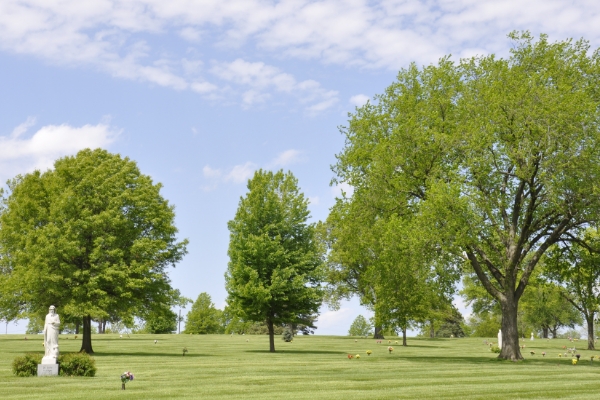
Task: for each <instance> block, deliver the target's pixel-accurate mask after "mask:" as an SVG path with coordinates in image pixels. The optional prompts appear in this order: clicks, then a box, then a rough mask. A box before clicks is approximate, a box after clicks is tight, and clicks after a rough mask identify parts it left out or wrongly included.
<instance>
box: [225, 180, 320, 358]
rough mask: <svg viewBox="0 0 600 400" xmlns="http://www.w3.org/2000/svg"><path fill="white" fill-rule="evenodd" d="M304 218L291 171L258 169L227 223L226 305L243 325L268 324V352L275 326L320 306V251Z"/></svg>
mask: <svg viewBox="0 0 600 400" xmlns="http://www.w3.org/2000/svg"><path fill="white" fill-rule="evenodd" d="M309 215H310V214H309V211H308V200H307V199H306V198H304V195H303V194H302V193H301V192H300V190H299V189H298V182H297V180H296V178H294V176H293V175H292V174H291V173H290V172H288V173H283V171H278V172H275V173H273V172H270V171H263V170H259V171H256V172H255V174H254V177H253V178H252V179H250V180H249V181H248V193H247V195H246V197H243V198H241V199H240V203H239V207H238V209H237V212H236V214H235V217H234V219H233V220H231V221H229V224H228V226H229V232H230V242H229V259H230V261H229V265H228V269H227V273H226V274H225V285H226V288H227V292H228V293H229V296H228V299H227V302H228V304H229V305H230V306H231V309H233V310H235V311H236V312H237V313H238V314H239V316H240V317H241V318H242V319H243V320H245V321H265V322H266V323H267V327H268V330H269V342H270V351H271V352H274V351H275V341H274V330H273V325H274V324H278V325H279V324H289V323H303V321H304V317H305V316H306V315H311V314H316V313H317V311H318V309H319V306H320V304H321V300H322V293H321V289H320V282H321V279H322V274H323V272H322V269H323V268H322V264H323V260H322V258H323V251H322V248H321V245H320V242H319V241H318V240H316V235H315V226H314V225H313V224H308V223H307V221H308V218H309Z"/></svg>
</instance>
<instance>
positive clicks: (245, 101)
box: [0, 0, 600, 113]
mask: <svg viewBox="0 0 600 400" xmlns="http://www.w3.org/2000/svg"><path fill="white" fill-rule="evenodd" d="M514 29H529V30H531V31H532V32H534V33H539V32H545V33H548V34H550V36H551V38H554V39H563V38H567V37H575V38H579V37H585V38H587V39H588V40H590V41H591V43H592V45H593V46H598V45H599V44H600V3H598V2H594V1H590V0H574V1H569V2H566V1H564V0H530V1H528V2H525V3H524V2H522V1H517V0H497V1H493V2H492V1H478V0H463V1H447V0H431V1H418V0H374V1H371V0H320V1H315V0H281V1H277V2H273V1H270V0H229V1H227V2H223V1H221V0H187V1H179V2H177V1H175V2H165V1H159V0H133V1H130V0H111V1H107V0H86V1H85V2H82V1H81V0H45V1H40V0H4V1H1V2H0V49H2V50H4V51H10V52H14V53H19V54H28V55H33V56H36V57H39V58H41V59H44V60H46V61H49V62H52V63H55V64H58V65H67V66H70V67H81V66H84V67H85V66H87V67H92V68H95V69H97V70H99V71H103V72H105V73H108V74H110V75H112V76H115V77H119V78H124V79H131V80H137V81H140V82H146V83H150V84H155V85H160V86H164V87H168V88H172V89H174V90H193V91H196V92H197V93H199V94H200V95H202V96H205V97H207V98H209V99H218V98H226V97H227V96H225V95H224V94H223V93H224V92H225V88H224V85H225V86H226V85H231V86H232V87H233V89H234V90H233V91H232V93H234V94H236V95H237V96H239V99H240V103H241V104H242V105H243V106H245V107H250V106H252V105H256V104H261V103H263V102H266V101H271V100H272V99H273V98H274V97H276V96H284V95H290V96H293V98H297V99H298V101H300V103H301V104H302V105H303V107H304V108H305V109H306V110H307V112H308V113H318V112H322V111H324V110H328V109H331V108H332V107H333V106H334V105H335V104H336V103H337V102H338V98H337V97H338V95H337V91H336V90H331V89H326V88H323V87H321V85H320V84H318V83H316V84H312V83H311V82H315V79H314V77H312V78H313V79H311V76H310V75H309V76H307V78H308V79H305V78H303V79H299V78H297V77H295V76H293V74H291V73H289V72H286V71H285V68H284V67H283V65H285V62H286V60H290V59H291V60H300V61H303V60H316V61H318V62H320V63H321V64H322V65H331V64H335V65H339V66H343V67H345V68H360V69H365V68H368V69H388V70H398V69H399V68H402V67H405V66H406V65H407V64H408V63H409V62H411V61H416V62H417V63H430V62H434V61H436V60H437V59H438V58H439V57H440V56H442V55H445V54H449V53H452V54H454V56H455V57H463V56H470V55H474V54H483V53H491V52H495V53H501V54H504V53H506V51H507V48H508V46H507V44H508V41H507V39H506V34H507V33H508V32H509V31H511V30H514ZM149 34H150V35H149ZM156 37H161V38H165V37H168V38H169V39H170V40H174V41H178V40H179V41H181V42H182V43H181V44H182V45H181V46H173V50H172V52H170V53H168V54H166V53H165V52H164V51H163V46H162V45H155V44H154V42H153V40H154V38H156ZM205 37H210V38H211V40H206V39H205ZM190 46H192V47H193V49H194V50H195V52H196V54H206V53H207V50H210V51H212V52H213V54H216V55H223V54H225V57H223V56H221V59H216V60H215V59H214V58H215V57H213V56H211V57H210V58H206V56H200V58H201V59H200V60H195V61H200V64H202V63H207V65H208V64H209V63H211V62H212V66H213V68H212V69H210V71H208V70H206V71H202V69H196V70H195V72H190V69H189V67H190V65H189V62H188V61H189V60H187V58H188V54H187V51H188V50H189V48H190ZM178 48H179V49H178ZM239 49H242V50H249V51H250V53H251V54H258V55H260V57H262V59H261V60H252V61H248V60H244V59H243V58H240V57H239V56H237V57H236V56H233V57H232V56H231V54H232V52H233V53H235V52H236V51H237V50H239ZM241 53H242V54H248V53H249V52H248V51H243V52H241ZM216 58H218V56H216ZM232 58H234V60H233V61H231V60H232ZM265 60H269V61H265ZM276 64H278V65H276ZM310 73H311V72H310V71H308V72H307V74H310ZM221 91H222V92H223V93H220V92H221ZM217 93H219V95H217ZM356 100H359V99H358V98H357V99H356ZM355 103H356V102H355Z"/></svg>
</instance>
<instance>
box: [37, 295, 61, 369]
mask: <svg viewBox="0 0 600 400" xmlns="http://www.w3.org/2000/svg"><path fill="white" fill-rule="evenodd" d="M59 327H60V318H59V317H58V314H56V307H54V306H50V309H49V310H48V315H46V321H45V323H44V350H45V353H44V358H42V363H41V364H38V376H47V375H50V376H56V375H58V364H57V359H58V328H59Z"/></svg>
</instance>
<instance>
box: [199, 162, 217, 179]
mask: <svg viewBox="0 0 600 400" xmlns="http://www.w3.org/2000/svg"><path fill="white" fill-rule="evenodd" d="M202 174H203V175H204V177H205V178H219V177H221V170H220V169H215V168H211V167H210V166H208V165H205V166H204V168H202Z"/></svg>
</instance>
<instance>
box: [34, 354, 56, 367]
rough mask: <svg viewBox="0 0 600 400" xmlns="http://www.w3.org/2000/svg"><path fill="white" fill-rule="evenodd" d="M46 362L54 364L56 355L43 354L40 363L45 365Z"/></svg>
mask: <svg viewBox="0 0 600 400" xmlns="http://www.w3.org/2000/svg"><path fill="white" fill-rule="evenodd" d="M47 364H56V357H52V356H44V358H42V364H41V365H47ZM38 365H40V364H38Z"/></svg>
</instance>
